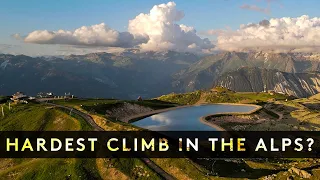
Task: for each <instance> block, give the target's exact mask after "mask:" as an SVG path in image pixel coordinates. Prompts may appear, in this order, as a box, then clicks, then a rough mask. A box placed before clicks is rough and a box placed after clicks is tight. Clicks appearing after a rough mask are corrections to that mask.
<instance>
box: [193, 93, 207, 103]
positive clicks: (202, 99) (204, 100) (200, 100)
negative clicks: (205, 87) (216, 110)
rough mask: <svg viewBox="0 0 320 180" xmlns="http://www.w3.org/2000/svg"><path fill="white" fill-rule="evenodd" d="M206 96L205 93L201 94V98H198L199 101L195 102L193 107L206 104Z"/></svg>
mask: <svg viewBox="0 0 320 180" xmlns="http://www.w3.org/2000/svg"><path fill="white" fill-rule="evenodd" d="M206 96H207V93H201V96H200V99H199V101H198V102H196V104H195V105H199V104H207V102H206V98H205V97H206Z"/></svg>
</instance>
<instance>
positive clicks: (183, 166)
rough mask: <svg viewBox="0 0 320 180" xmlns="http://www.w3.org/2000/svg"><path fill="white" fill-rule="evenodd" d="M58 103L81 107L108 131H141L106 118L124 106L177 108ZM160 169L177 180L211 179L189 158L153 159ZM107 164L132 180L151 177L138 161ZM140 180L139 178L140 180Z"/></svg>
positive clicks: (155, 104)
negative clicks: (138, 175)
mask: <svg viewBox="0 0 320 180" xmlns="http://www.w3.org/2000/svg"><path fill="white" fill-rule="evenodd" d="M55 103H59V104H64V105H67V106H72V107H74V108H77V109H79V110H81V111H83V112H85V113H90V114H91V116H92V117H93V119H94V120H95V122H96V123H97V124H98V125H99V126H100V127H102V128H103V129H105V130H107V131H117V130H128V131H130V130H131V131H132V130H138V129H136V128H135V127H132V126H131V125H130V124H127V123H122V122H119V121H116V119H114V118H112V117H106V116H105V112H106V110H109V109H111V108H114V107H117V106H119V105H121V104H123V103H132V104H138V105H141V106H143V107H149V108H151V109H163V108H168V107H173V106H175V105H174V104H172V103H168V102H163V101H159V100H144V101H123V100H99V99H90V100H85V101H84V100H76V99H74V100H71V101H64V100H62V101H56V102H55ZM152 161H154V162H155V163H156V164H157V165H158V166H160V167H161V168H163V169H164V170H165V171H166V172H168V173H169V174H171V175H172V176H173V177H175V178H177V179H208V177H207V176H206V173H207V172H208V171H207V170H206V169H204V168H202V167H200V166H197V165H196V164H195V163H194V162H192V161H190V160H188V159H185V158H172V159H170V158H153V159H152ZM104 163H106V164H109V165H112V166H113V167H116V168H118V169H119V170H121V171H122V172H124V173H125V174H127V175H128V176H129V177H135V178H134V179H136V178H138V177H136V176H137V174H142V173H143V174H149V176H148V175H147V177H148V178H149V179H152V178H150V177H151V176H150V173H149V172H147V171H145V170H143V169H141V168H142V167H143V166H142V165H143V164H141V162H140V161H139V160H138V159H134V158H131V159H128V158H127V159H126V158H119V159H110V160H108V161H106V162H104ZM138 179H139V178H138Z"/></svg>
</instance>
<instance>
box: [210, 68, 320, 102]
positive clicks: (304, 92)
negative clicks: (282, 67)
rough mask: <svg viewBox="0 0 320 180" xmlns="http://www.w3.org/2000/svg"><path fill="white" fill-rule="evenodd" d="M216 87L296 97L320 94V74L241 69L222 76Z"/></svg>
mask: <svg viewBox="0 0 320 180" xmlns="http://www.w3.org/2000/svg"><path fill="white" fill-rule="evenodd" d="M214 86H222V87H226V88H228V89H231V90H234V91H239V92H263V91H269V90H272V91H275V92H277V93H283V94H288V95H292V96H296V97H308V96H311V95H314V94H317V93H319V92H320V73H287V72H281V71H277V70H274V69H273V70H269V69H260V68H241V69H239V70H237V71H233V72H230V73H225V74H224V75H222V76H220V77H219V78H218V79H217V80H216V81H215V82H214Z"/></svg>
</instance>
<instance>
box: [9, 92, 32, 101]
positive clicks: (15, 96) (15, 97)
mask: <svg viewBox="0 0 320 180" xmlns="http://www.w3.org/2000/svg"><path fill="white" fill-rule="evenodd" d="M28 98H29V97H28V96H27V95H25V94H24V93H23V92H16V93H15V94H13V95H12V98H10V99H11V100H12V101H13V102H19V103H26V104H27V103H28V101H27V100H28Z"/></svg>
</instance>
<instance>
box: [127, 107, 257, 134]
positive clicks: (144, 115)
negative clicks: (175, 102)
mask: <svg viewBox="0 0 320 180" xmlns="http://www.w3.org/2000/svg"><path fill="white" fill-rule="evenodd" d="M206 105H230V106H251V107H252V106H253V107H255V108H254V109H253V110H251V111H249V112H224V113H214V114H207V115H204V116H202V117H200V118H199V121H200V122H201V123H202V124H205V125H207V126H210V127H212V128H214V129H215V130H217V131H225V129H224V128H222V127H221V126H219V125H217V124H215V123H212V122H209V121H207V117H211V116H213V115H228V114H236V115H243V114H246V115H248V114H252V113H254V112H256V111H258V110H260V109H261V108H262V107H261V106H258V105H254V104H240V103H214V104H200V105H186V106H177V107H172V108H166V109H160V110H154V111H150V112H146V113H142V114H137V115H134V116H130V117H127V118H126V119H125V121H124V122H127V123H134V122H137V121H139V120H142V119H144V118H147V117H150V116H152V115H155V114H159V113H163V112H168V111H173V110H177V109H182V108H188V107H193V106H206Z"/></svg>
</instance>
